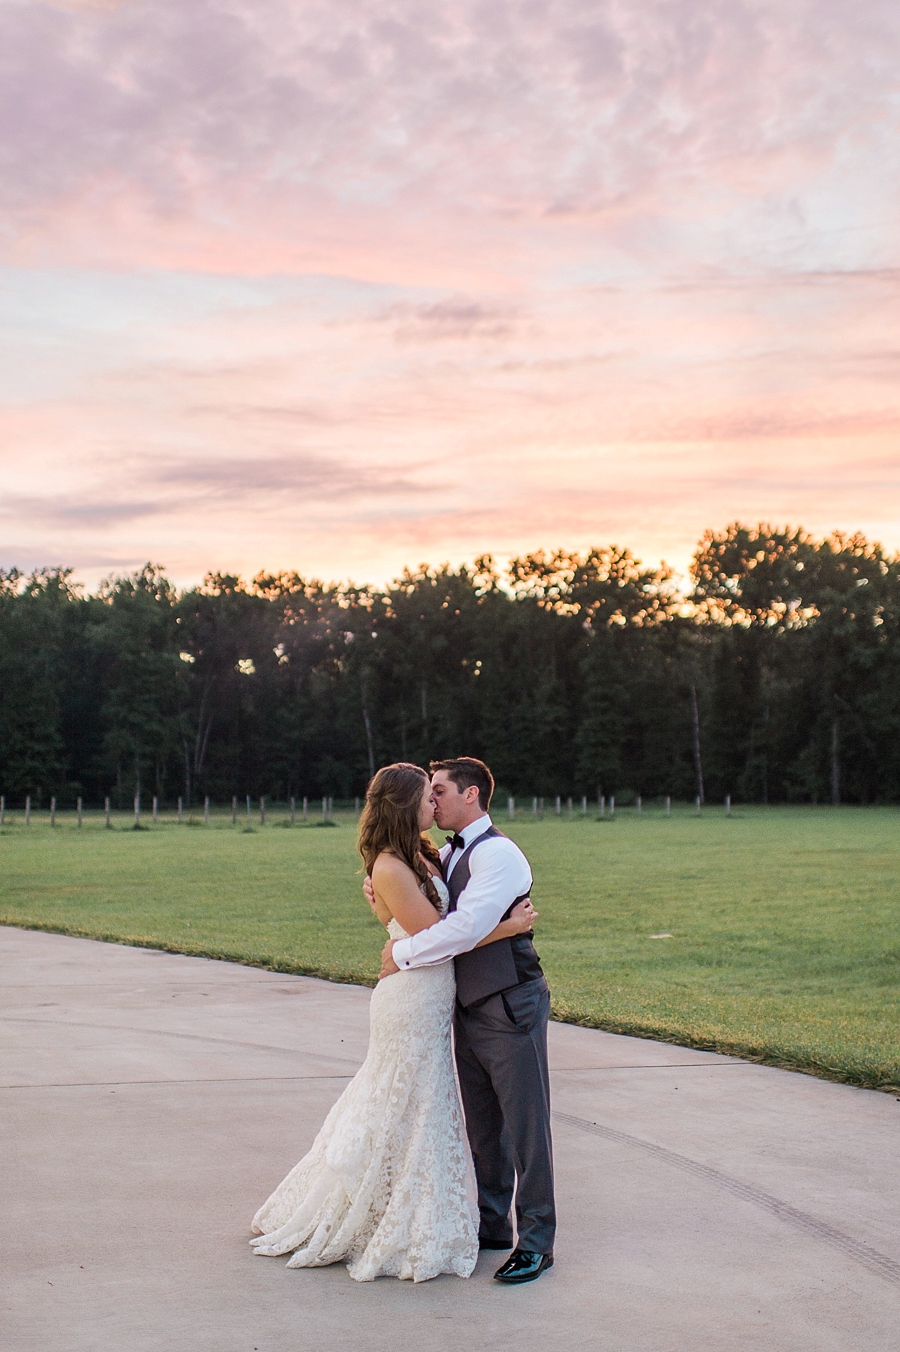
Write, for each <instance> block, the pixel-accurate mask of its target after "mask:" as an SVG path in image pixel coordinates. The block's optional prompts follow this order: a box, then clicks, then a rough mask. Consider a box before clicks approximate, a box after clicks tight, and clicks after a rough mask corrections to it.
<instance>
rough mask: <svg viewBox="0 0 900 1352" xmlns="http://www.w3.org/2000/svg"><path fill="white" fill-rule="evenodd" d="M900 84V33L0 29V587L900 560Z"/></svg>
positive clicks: (488, 24) (679, 17)
mask: <svg viewBox="0 0 900 1352" xmlns="http://www.w3.org/2000/svg"><path fill="white" fill-rule="evenodd" d="M898 57H900V11H898V10H897V8H896V6H895V5H892V4H889V3H888V0H872V2H871V3H869V4H867V5H866V6H864V7H862V8H858V7H857V8H854V9H851V8H850V7H849V6H848V5H847V4H846V3H845V0H840V2H839V0H795V2H794V3H792V4H791V5H787V6H786V5H784V4H779V3H776V0H710V2H709V3H705V4H703V5H698V4H696V3H691V2H690V0H647V2H646V3H640V4H639V3H636V0H633V2H632V3H623V0H549V2H548V3H547V4H545V5H543V6H538V7H536V6H534V5H532V4H530V3H527V0H514V2H513V0H492V3H491V4H488V5H486V4H484V3H482V2H481V0H479V2H478V3H476V0H443V2H442V0H436V2H435V3H431V4H427V5H426V4H425V3H424V0H346V3H341V4H339V5H335V4H325V3H324V0H322V2H321V3H319V2H316V3H312V2H311V0H301V3H295V2H294V0H291V3H288V0H252V2H251V0H182V3H179V4H176V5H173V4H171V3H162V2H161V0H121V3H117V2H116V0H109V3H107V2H106V0H96V2H95V0H53V3H44V2H43V0H11V3H8V4H7V5H6V6H4V7H3V8H2V9H0V119H2V122H3V126H4V129H5V136H4V138H3V143H2V146H0V210H2V213H3V223H2V228H0V262H5V263H6V264H7V267H8V274H7V276H8V278H9V279H11V281H10V285H12V284H13V283H14V284H15V285H16V286H19V287H21V288H23V295H24V296H25V297H26V299H25V301H23V304H22V307H21V315H20V318H18V319H16V320H15V321H13V320H10V319H7V320H6V321H3V320H2V319H0V344H2V346H3V352H4V354H5V357H4V365H5V367H6V370H7V373H8V374H7V378H6V379H7V393H6V396H5V399H4V397H3V396H0V476H2V481H3V486H4V492H3V496H2V498H0V521H2V524H3V531H4V535H3V547H2V551H0V554H2V557H0V564H9V563H16V562H18V563H20V564H21V563H23V562H27V561H29V560H30V561H34V562H44V561H47V559H48V558H52V559H53V560H56V561H62V560H65V561H72V562H74V563H76V564H77V565H78V566H79V567H81V568H83V569H84V570H85V572H86V575H87V574H93V573H95V572H97V571H108V569H109V568H110V567H113V566H129V565H131V564H135V563H140V562H143V560H144V559H146V558H148V557H152V558H154V559H156V558H161V559H163V561H164V562H166V563H167V564H168V565H169V566H170V567H171V568H172V569H173V571H174V572H175V573H176V575H177V576H178V577H179V578H180V579H182V580H188V579H190V578H192V577H196V576H198V575H199V573H200V572H202V570H203V569H204V568H206V567H210V566H217V567H227V568H241V569H243V570H244V571H249V572H253V571H255V570H256V569H257V568H259V567H263V566H266V567H277V566H291V567H298V568H299V569H301V571H306V572H310V571H315V572H319V573H326V574H328V575H332V576H347V575H349V574H355V575H356V576H357V577H378V578H383V577H386V576H388V575H390V573H391V571H396V570H397V569H399V568H400V567H401V566H402V565H403V564H404V563H406V562H409V561H410V558H411V553H410V551H414V553H415V555H417V556H419V557H426V556H429V557H432V558H452V559H455V560H457V561H458V560H459V559H462V558H464V557H471V555H472V554H474V553H480V552H482V551H484V550H494V551H495V552H497V553H498V554H503V553H515V552H519V551H521V550H523V549H530V548H534V547H537V546H540V545H547V546H550V545H555V544H561V543H562V544H568V545H587V544H590V543H597V542H602V541H603V540H608V539H612V538H614V539H616V540H618V541H619V542H620V543H624V544H628V545H630V546H632V547H633V548H635V549H636V550H637V551H638V552H640V553H642V554H643V556H644V557H645V558H651V559H652V558H658V557H660V556H661V555H666V556H667V557H668V558H669V559H670V560H672V561H673V562H675V563H677V564H678V565H679V566H684V564H685V563H686V561H687V558H688V555H689V552H690V548H691V546H692V544H693V542H694V541H695V540H696V538H697V537H698V536H699V534H700V532H701V531H702V530H703V529H704V528H705V527H706V526H708V525H717V524H722V523H724V522H725V521H727V520H730V519H733V518H734V517H735V516H745V517H747V518H748V519H756V518H758V517H771V518H774V519H777V520H782V521H784V520H792V521H794V522H802V524H804V525H806V526H807V527H808V528H810V529H818V530H828V529H830V528H832V527H833V526H836V525H837V526H843V527H845V528H848V529H849V528H855V527H858V526H861V527H863V528H864V529H867V530H869V531H871V533H873V534H878V535H881V536H882V537H883V538H884V539H885V541H886V542H887V543H888V544H889V545H891V546H893V547H898V546H900V505H898V496H897V490H898V482H897V471H896V465H897V463H898V461H900V457H898V455H897V446H898V427H900V400H898V397H897V395H896V392H895V391H896V389H897V380H896V377H897V364H898V356H900V319H898V315H900V306H898V300H900V296H898V289H900V288H898V282H900V271H898V268H900V258H898V257H897V239H896V232H895V230H894V227H893V222H894V221H895V220H896V211H897V206H898V198H900V162H898V154H897V149H896V145H895V134H894V127H895V122H896V108H897V104H898V96H900V61H898ZM89 268H90V269H93V270H94V271H93V272H92V273H90V274H88V273H87V272H86V271H84V272H83V275H84V276H86V277H88V279H89V284H88V283H85V285H88V291H87V292H85V290H84V287H82V289H81V290H80V291H78V294H77V298H76V300H74V301H73V300H70V299H67V297H68V296H69V291H67V287H70V282H71V277H73V276H77V275H79V269H81V270H87V269H89ZM201 276H202V277H203V278H204V279H205V280H206V289H205V290H204V291H203V294H202V297H201V299H192V298H191V297H192V296H193V295H194V292H193V291H192V290H191V288H192V285H193V284H194V282H196V280H197V278H198V277H201ZM90 278H93V281H90ZM148 278H149V280H148ZM154 278H156V279H158V285H159V288H160V292H161V293H162V291H163V290H165V293H166V297H167V299H166V301H165V305H163V304H162V302H160V306H159V307H158V313H157V312H156V311H155V310H154V309H153V306H152V305H150V304H149V303H146V304H145V302H144V301H141V302H140V304H138V302H137V301H136V300H135V299H134V294H133V288H132V290H129V287H131V286H132V284H134V285H137V282H138V281H140V283H141V286H143V287H145V288H147V287H149V288H150V290H152V287H153V284H154V283H153V279H154ZM29 279H31V280H29ZM236 279H237V280H241V281H246V280H247V279H254V280H253V285H252V286H251V285H250V283H249V281H248V285H247V289H246V294H245V292H240V294H238V293H237V292H236V291H235V289H234V286H233V285H232V283H233V282H234V281H235V280H236ZM29 287H31V288H32V289H31V290H29ZM91 287H93V290H91V289H90V288H91ZM179 288H180V289H181V290H183V292H184V298H183V303H182V302H181V301H180V300H179ZM73 294H74V293H73ZM142 294H143V293H142ZM198 294H199V293H198ZM29 391H30V393H29ZM117 561H118V563H117Z"/></svg>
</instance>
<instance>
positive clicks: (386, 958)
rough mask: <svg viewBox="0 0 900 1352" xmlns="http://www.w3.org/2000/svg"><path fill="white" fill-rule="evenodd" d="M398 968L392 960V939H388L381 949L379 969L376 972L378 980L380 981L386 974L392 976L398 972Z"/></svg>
mask: <svg viewBox="0 0 900 1352" xmlns="http://www.w3.org/2000/svg"><path fill="white" fill-rule="evenodd" d="M399 971H400V968H399V967H398V966H397V964H396V963H395V962H394V941H393V939H388V941H387V943H386V944H385V946H384V948H383V949H382V950H381V971H380V972H379V973H378V980H379V981H382V980H383V979H384V977H386V976H393V975H394V973H395V972H399Z"/></svg>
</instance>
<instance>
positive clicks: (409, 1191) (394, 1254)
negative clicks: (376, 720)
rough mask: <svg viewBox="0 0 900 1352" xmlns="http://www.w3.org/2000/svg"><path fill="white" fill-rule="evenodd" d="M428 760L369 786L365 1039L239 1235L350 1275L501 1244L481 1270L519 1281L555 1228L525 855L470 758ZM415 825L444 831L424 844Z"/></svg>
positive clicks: (544, 1013) (547, 1256) (401, 1271)
mask: <svg viewBox="0 0 900 1352" xmlns="http://www.w3.org/2000/svg"><path fill="white" fill-rule="evenodd" d="M431 770H432V775H431V778H429V776H428V775H427V774H426V773H425V771H424V770H422V769H420V768H419V767H418V766H417V765H408V764H405V763H401V764H398V765H388V766H385V767H383V768H382V769H381V770H379V771H378V773H377V774H376V775H375V777H374V778H373V779H372V781H371V783H370V784H369V788H368V792H367V794H366V803H365V807H364V809H363V812H362V815H361V817H360V822H359V852H360V854H361V855H362V858H363V862H364V864H365V870H366V875H367V876H366V882H365V884H364V891H365V893H366V897H367V900H368V901H369V904H370V906H371V908H372V910H373V911H374V913H375V915H376V916H377V917H378V919H379V920H380V921H381V923H382V924H383V925H384V927H385V929H386V930H387V932H388V935H389V936H390V937H389V938H388V940H387V943H386V944H385V946H384V950H383V953H382V968H381V976H380V979H379V982H378V985H377V986H376V988H375V990H374V991H373V993H372V1001H371V1005H370V1014H369V1049H368V1053H367V1055H366V1059H365V1061H364V1063H363V1065H362V1067H361V1068H360V1070H359V1071H358V1073H357V1074H356V1075H355V1076H354V1078H353V1079H352V1080H351V1082H350V1084H348V1086H347V1088H346V1089H345V1090H344V1092H343V1094H342V1095H341V1097H340V1098H339V1099H338V1101H337V1103H336V1104H335V1105H334V1107H333V1108H332V1109H331V1112H330V1113H329V1114H328V1116H327V1117H326V1119H325V1122H324V1125H323V1126H322V1129H321V1131H320V1132H319V1134H318V1136H317V1137H316V1139H315V1141H314V1142H313V1146H312V1149H311V1150H310V1151H309V1153H308V1154H307V1155H306V1156H304V1158H303V1159H302V1160H301V1161H300V1163H299V1164H298V1165H296V1167H295V1168H294V1169H292V1170H291V1172H290V1173H289V1174H288V1176H287V1178H285V1179H284V1181H283V1182H282V1183H280V1184H279V1186H278V1187H277V1188H276V1189H275V1191H274V1192H273V1193H272V1196H271V1197H270V1198H269V1200H268V1201H267V1202H266V1203H265V1204H264V1205H263V1206H262V1207H260V1209H259V1211H258V1212H257V1213H256V1215H255V1216H254V1218H253V1233H254V1234H255V1235H256V1236H258V1237H257V1238H256V1239H253V1240H251V1244H252V1246H253V1248H254V1249H255V1250H256V1252H257V1253H260V1254H268V1255H279V1254H285V1253H291V1254H292V1257H291V1259H290V1261H289V1262H288V1267H292V1268H295V1267H322V1266H324V1265H326V1264H328V1263H346V1265H347V1270H348V1271H349V1273H350V1276H351V1277H353V1278H354V1279H355V1280H356V1281H360V1282H368V1281H372V1280H373V1279H374V1278H375V1277H382V1276H392V1277H400V1278H405V1279H407V1280H412V1281H414V1282H423V1281H428V1280H429V1278H431V1277H437V1276H438V1275H439V1274H440V1273H444V1272H446V1273H454V1274H456V1276H459V1277H468V1276H470V1274H471V1273H472V1271H473V1270H474V1267H475V1263H476V1261H477V1259H478V1252H479V1249H496V1250H508V1249H512V1250H513V1252H512V1253H511V1255H510V1257H509V1258H507V1259H506V1261H505V1262H504V1263H503V1264H502V1266H501V1267H499V1268H498V1270H497V1271H496V1272H495V1274H494V1276H495V1277H496V1279H497V1280H498V1281H500V1282H505V1283H522V1282H530V1281H534V1280H535V1279H536V1278H537V1277H539V1276H540V1275H541V1273H542V1272H544V1271H545V1270H546V1269H547V1268H549V1267H551V1266H552V1265H553V1239H554V1234H555V1229H556V1213H555V1208H554V1200H553V1158H552V1149H551V1141H550V1084H549V1075H548V1070H547V1020H548V1017H549V1013H550V992H549V989H548V986H547V982H546V980H545V978H544V974H543V972H542V971H541V966H540V963H539V961H538V956H537V954H536V953H535V951H534V945H533V943H532V922H533V921H534V920H535V919H536V916H537V912H536V911H535V910H534V908H533V907H532V905H531V900H530V895H529V894H530V892H531V885H532V877H531V869H530V868H529V866H528V861H527V859H526V858H525V856H524V855H523V854H522V852H521V850H520V849H519V848H518V846H517V845H515V844H513V842H512V841H511V840H509V839H508V838H507V837H506V836H504V835H502V834H501V832H500V831H498V830H497V828H496V827H495V826H494V824H493V823H492V821H491V818H490V816H489V815H488V808H489V806H490V801H491V795H492V793H493V790H494V780H493V776H492V775H491V772H490V770H489V769H488V767H487V766H486V765H485V764H484V762H483V761H480V760H476V759H475V758H474V757H461V758H459V759H456V760H442V761H432V763H431ZM432 825H437V826H438V827H440V828H441V829H442V830H445V831H450V832H452V835H449V836H448V837H447V843H446V845H444V846H443V848H442V849H441V850H440V851H438V850H437V849H436V847H435V845H434V843H433V842H432V840H431V837H430V836H429V835H428V834H427V832H428V831H429V829H430V828H431V826H432ZM451 1030H452V1034H453V1036H452V1037H451ZM454 1043H455V1048H454ZM454 1050H455V1055H456V1069H457V1073H458V1078H459V1091H457V1080H456V1077H455V1076H454V1073H453V1057H454ZM460 1095H461V1097H462V1111H461V1109H460ZM463 1112H464V1113H465V1126H464V1125H463ZM514 1196H515V1207H514V1206H513V1198H514ZM513 1210H514V1211H515V1227H516V1237H515V1247H514V1239H513Z"/></svg>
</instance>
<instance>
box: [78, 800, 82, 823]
mask: <svg viewBox="0 0 900 1352" xmlns="http://www.w3.org/2000/svg"><path fill="white" fill-rule="evenodd" d="M81 822H82V806H81V799H80V798H79V799H78V829H79V831H80V830H81Z"/></svg>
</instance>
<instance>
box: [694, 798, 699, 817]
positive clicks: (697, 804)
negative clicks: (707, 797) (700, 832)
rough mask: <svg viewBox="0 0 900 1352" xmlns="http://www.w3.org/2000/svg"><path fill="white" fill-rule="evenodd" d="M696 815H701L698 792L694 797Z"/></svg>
mask: <svg viewBox="0 0 900 1352" xmlns="http://www.w3.org/2000/svg"><path fill="white" fill-rule="evenodd" d="M694 815H695V816H697V817H699V816H700V795H699V793H698V794H697V797H696V798H695V799H694Z"/></svg>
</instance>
